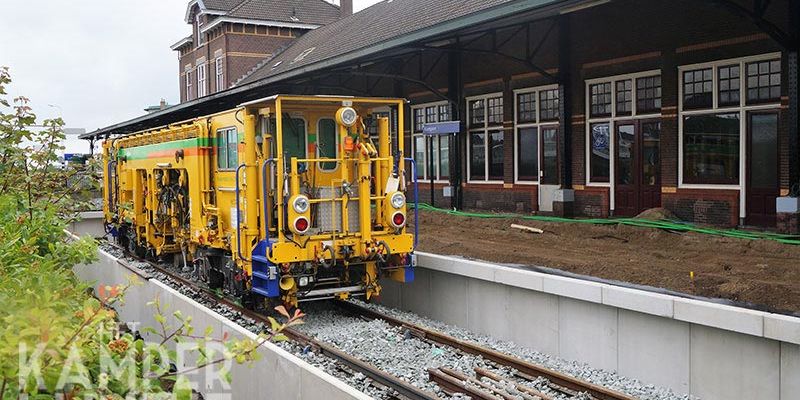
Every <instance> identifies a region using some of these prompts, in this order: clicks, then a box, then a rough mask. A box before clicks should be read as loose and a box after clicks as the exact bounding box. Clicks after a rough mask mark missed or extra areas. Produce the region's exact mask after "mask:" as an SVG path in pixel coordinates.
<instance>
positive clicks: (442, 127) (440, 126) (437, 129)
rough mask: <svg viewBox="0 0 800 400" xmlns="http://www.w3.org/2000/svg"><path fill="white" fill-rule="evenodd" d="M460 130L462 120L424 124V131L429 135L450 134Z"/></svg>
mask: <svg viewBox="0 0 800 400" xmlns="http://www.w3.org/2000/svg"><path fill="white" fill-rule="evenodd" d="M460 131H461V122H460V121H445V122H434V123H430V124H425V125H423V126H422V133H423V134H425V135H428V136H436V135H449V134H451V133H458V132H460Z"/></svg>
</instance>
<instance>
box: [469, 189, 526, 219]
mask: <svg viewBox="0 0 800 400" xmlns="http://www.w3.org/2000/svg"><path fill="white" fill-rule="evenodd" d="M463 189H464V208H466V209H481V210H492V211H508V212H519V213H530V212H534V211H536V210H538V208H539V207H538V202H539V199H538V196H537V194H538V187H537V186H536V185H513V187H511V188H504V187H503V185H482V184H467V185H465V186H464V188H463Z"/></svg>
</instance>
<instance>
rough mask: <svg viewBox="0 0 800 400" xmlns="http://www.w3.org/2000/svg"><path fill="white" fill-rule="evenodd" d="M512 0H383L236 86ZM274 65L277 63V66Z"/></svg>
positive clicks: (309, 37) (298, 44)
mask: <svg viewBox="0 0 800 400" xmlns="http://www.w3.org/2000/svg"><path fill="white" fill-rule="evenodd" d="M510 1H513V0H436V1H432V0H384V1H382V2H380V3H377V4H375V5H373V6H371V7H369V8H366V9H364V10H362V11H360V12H357V13H355V14H353V15H351V16H349V17H347V18H343V19H340V20H338V21H335V22H332V23H331V24H329V25H326V26H323V27H321V28H317V29H314V30H312V31H310V32H308V33H306V34H305V35H303V36H301V37H300V38H298V39H297V40H296V41H295V42H294V43H292V45H291V46H289V47H288V48H287V49H286V50H284V51H283V52H282V53H280V54H278V55H276V56H274V57H273V59H272V60H270V62H268V63H264V65H263V66H262V67H261V68H259V69H257V70H255V71H253V72H252V73H250V74H249V75H247V76H245V77H244V78H242V79H241V80H240V81H239V82H237V85H244V84H248V83H252V82H255V81H258V80H261V79H264V78H268V77H270V76H274V75H277V74H280V73H282V72H287V71H290V70H293V69H296V68H300V67H303V66H306V65H310V64H313V63H316V62H319V61H322V60H326V59H329V58H333V57H335V56H339V55H343V54H347V53H350V52H353V51H356V50H359V49H361V48H364V47H368V46H372V45H375V44H378V43H381V42H383V41H386V40H389V39H393V38H395V37H399V36H403V35H407V34H409V33H412V32H415V31H418V30H421V29H425V28H428V27H431V26H434V25H437V24H440V23H443V22H446V21H449V20H452V19H456V18H459V17H463V16H466V15H469V14H473V13H477V12H480V11H483V10H487V9H489V8H492V7H495V6H498V5H501V4H504V3H508V2H510ZM276 65H277V66H276Z"/></svg>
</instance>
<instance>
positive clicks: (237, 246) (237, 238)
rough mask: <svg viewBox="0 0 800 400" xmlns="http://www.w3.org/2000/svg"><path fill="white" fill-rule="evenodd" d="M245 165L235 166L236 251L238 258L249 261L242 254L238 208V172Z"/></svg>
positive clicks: (239, 210) (239, 212)
mask: <svg viewBox="0 0 800 400" xmlns="http://www.w3.org/2000/svg"><path fill="white" fill-rule="evenodd" d="M246 166H247V164H240V165H239V166H238V167H236V253H237V254H238V255H239V258H240V259H242V260H244V261H248V262H249V261H250V260H249V259H247V258H245V257H244V256H242V223H241V218H239V216H240V215H241V209H240V208H239V172H241V170H242V168H244V167H246Z"/></svg>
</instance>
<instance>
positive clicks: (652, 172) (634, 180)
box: [614, 121, 661, 217]
mask: <svg viewBox="0 0 800 400" xmlns="http://www.w3.org/2000/svg"><path fill="white" fill-rule="evenodd" d="M615 130H616V131H615V138H614V139H615V146H614V147H615V154H614V156H615V159H614V169H615V174H614V197H615V207H614V214H615V215H618V216H625V217H632V216H635V215H638V214H639V213H641V212H642V211H644V210H647V209H650V208H656V207H661V159H660V154H661V153H660V152H661V122H660V121H626V122H618V123H617V124H616V127H615Z"/></svg>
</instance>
